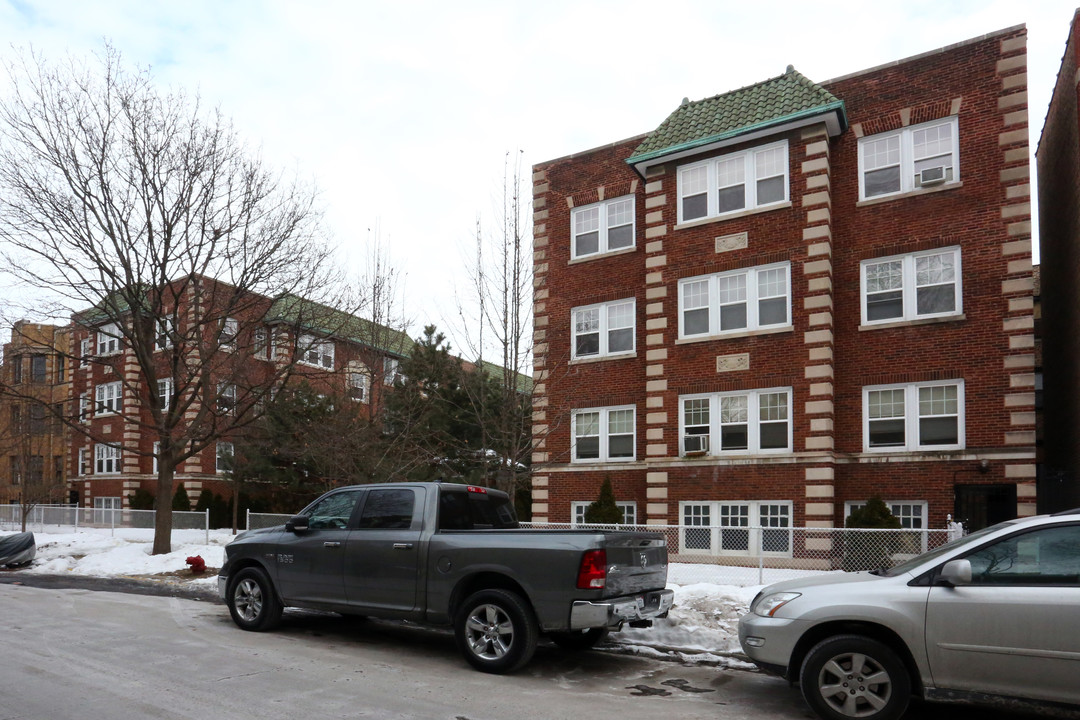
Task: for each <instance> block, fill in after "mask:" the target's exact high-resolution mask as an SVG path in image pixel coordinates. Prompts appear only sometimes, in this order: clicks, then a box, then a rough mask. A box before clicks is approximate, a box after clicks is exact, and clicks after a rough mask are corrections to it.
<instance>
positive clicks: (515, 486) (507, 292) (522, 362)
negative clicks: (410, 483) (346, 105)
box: [458, 152, 533, 495]
mask: <svg viewBox="0 0 1080 720" xmlns="http://www.w3.org/2000/svg"><path fill="white" fill-rule="evenodd" d="M524 191H525V188H524V179H523V178H522V156H521V153H520V152H518V153H507V155H506V161H505V164H504V166H503V180H502V188H501V197H500V198H499V199H498V206H497V208H496V219H495V226H496V229H495V231H494V232H493V233H485V232H484V229H483V225H482V223H481V221H479V220H478V221H477V224H476V238H475V256H474V258H473V260H472V263H471V266H470V267H469V270H468V272H469V278H470V281H471V288H470V290H471V291H472V294H473V298H472V307H474V308H475V309H476V311H475V315H476V317H472V318H469V317H468V316H470V315H473V314H474V313H473V312H471V311H467V310H466V309H465V308H464V305H463V304H462V303H460V302H459V309H458V311H459V317H460V319H461V321H462V322H461V325H462V326H463V327H462V328H460V331H461V332H462V334H463V337H464V342H465V345H466V347H467V350H468V351H469V352H470V353H471V354H472V357H474V358H476V361H477V362H476V364H477V367H478V370H479V371H480V372H481V373H482V374H484V375H485V376H486V377H487V378H488V379H489V382H484V383H479V384H470V385H469V387H473V388H475V389H476V391H475V392H476V394H475V396H474V398H473V404H474V407H475V408H476V412H477V414H478V417H479V418H480V420H481V427H482V433H483V441H482V442H483V446H484V447H485V448H488V449H490V450H491V451H492V452H493V454H494V456H495V457H496V458H497V463H495V464H492V466H491V468H490V470H489V476H488V478H487V482H489V483H490V484H493V485H495V486H497V487H499V488H500V489H502V490H506V491H507V492H509V493H510V494H511V495H514V494H515V493H516V492H517V491H518V490H519V489H521V488H522V487H524V486H525V484H526V481H527V471H526V470H525V468H527V466H528V464H529V462H530V457H531V451H532V435H531V420H532V418H531V412H532V408H531V404H530V400H529V398H530V394H531V388H532V348H533V328H532V310H533V272H532V268H533V258H532V252H531V233H532V229H531V223H530V222H529V218H528V212H529V210H530V207H531V206H530V202H529V199H528V196H527V195H525V194H524Z"/></svg>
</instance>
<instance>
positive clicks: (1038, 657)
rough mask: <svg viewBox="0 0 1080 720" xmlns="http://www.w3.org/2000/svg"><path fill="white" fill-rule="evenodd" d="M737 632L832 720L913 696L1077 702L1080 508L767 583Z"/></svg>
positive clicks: (892, 714) (753, 654) (894, 711)
mask: <svg viewBox="0 0 1080 720" xmlns="http://www.w3.org/2000/svg"><path fill="white" fill-rule="evenodd" d="M739 641H740V642H741V643H742V647H743V651H744V652H745V653H746V654H747V655H748V656H750V659H751V660H753V661H754V662H755V663H756V664H757V665H758V666H759V667H761V668H763V669H765V670H767V671H770V672H774V673H777V674H779V675H781V676H783V677H785V678H787V679H788V680H790V681H791V682H798V683H799V684H800V685H801V687H802V693H803V697H804V698H805V699H806V702H807V703H808V704H809V705H810V707H811V708H813V710H814V711H815V712H816V713H817V714H818V715H820V716H821V717H823V718H831V719H833V720H841V719H844V718H856V717H857V718H871V719H873V720H889V719H891V718H898V717H900V715H902V714H903V712H904V710H905V708H906V707H907V704H908V700H909V698H910V696H911V695H913V694H914V695H917V696H920V697H924V698H926V699H930V700H934V699H939V700H952V699H972V700H976V701H978V700H990V699H993V698H991V697H988V696H996V697H998V698H1000V697H1008V698H1018V699H1024V700H1030V701H1037V702H1050V703H1067V704H1071V705H1074V704H1080V509H1078V510H1070V511H1068V512H1064V513H1058V514H1057V515H1042V516H1039V517H1032V518H1024V519H1020V520H1010V521H1008V522H1005V523H1001V524H1000V525H995V526H993V527H989V528H986V529H985V530H980V531H978V532H975V533H972V534H971V535H968V536H966V537H963V538H960V539H959V540H954V541H953V542H950V543H949V544H947V545H944V546H942V547H940V548H938V549H936V550H932V551H930V552H928V553H924V554H922V555H919V556H918V557H916V558H914V559H912V560H909V561H907V562H905V563H902V564H900V565H896V566H895V567H892V568H888V569H879V570H874V571H872V572H869V573H866V572H860V573H850V574H849V573H845V574H827V575H820V576H817V577H812V578H802V579H798V580H788V581H785V582H780V583H776V584H775V585H770V586H768V587H766V588H765V589H764V590H762V591H761V592H760V593H758V595H757V597H755V598H754V601H753V602H752V603H751V605H750V612H749V613H747V614H746V615H744V616H743V617H742V618H741V619H740V620H739Z"/></svg>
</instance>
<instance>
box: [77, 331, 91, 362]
mask: <svg viewBox="0 0 1080 720" xmlns="http://www.w3.org/2000/svg"><path fill="white" fill-rule="evenodd" d="M89 365H90V338H83V339H82V340H80V341H79V367H81V368H84V367H88V366H89Z"/></svg>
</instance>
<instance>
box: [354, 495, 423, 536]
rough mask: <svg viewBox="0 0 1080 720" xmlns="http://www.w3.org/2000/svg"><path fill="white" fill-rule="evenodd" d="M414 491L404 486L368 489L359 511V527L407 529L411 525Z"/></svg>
mask: <svg viewBox="0 0 1080 720" xmlns="http://www.w3.org/2000/svg"><path fill="white" fill-rule="evenodd" d="M415 505H416V493H414V492H413V491H412V490H409V489H406V488H388V489H385V490H369V491H368V495H367V499H366V500H365V501H364V510H363V512H361V513H360V529H361V530H363V529H365V528H366V529H379V530H407V529H408V528H410V527H412V520H413V507H414V506H415Z"/></svg>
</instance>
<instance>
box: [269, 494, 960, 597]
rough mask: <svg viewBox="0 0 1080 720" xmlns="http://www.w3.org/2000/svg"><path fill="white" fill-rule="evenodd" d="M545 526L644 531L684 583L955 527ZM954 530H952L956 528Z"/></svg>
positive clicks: (802, 565) (897, 554)
mask: <svg viewBox="0 0 1080 720" xmlns="http://www.w3.org/2000/svg"><path fill="white" fill-rule="evenodd" d="M290 517H292V516H291V515H278V514H270V513H252V512H249V513H248V515H247V529H248V530H252V529H255V528H266V527H274V526H275V525H282V524H284V523H285V521H286V520H288V519H289V518H290ZM521 526H522V527H525V528H536V529H546V530H638V531H642V532H655V533H661V534H662V535H663V536H664V538H665V539H666V540H667V546H668V560H669V562H670V565H669V567H668V577H669V579H670V581H671V582H673V583H676V584H678V585H692V584H695V583H711V584H715V585H736V586H741V587H745V586H748V585H764V584H767V583H772V582H778V581H780V580H787V579H788V578H793V577H801V576H805V575H809V574H813V573H816V572H836V571H848V572H854V571H858V570H874V569H875V568H879V567H891V566H893V565H895V564H897V563H900V562H903V561H904V560H907V559H909V558H912V557H915V556H916V555H918V554H920V553H924V552H926V551H927V550H933V549H934V548H936V547H939V546H941V545H944V544H945V543H946V542H948V541H949V540H950V539H952V538H953V537H957V536H958V534H957V533H956V531H955V530H954V531H949V530H929V529H918V530H849V529H846V528H801V527H800V528H796V527H786V528H785V527H731V526H689V525H573V524H570V523H528V522H526V523H521ZM950 533H951V534H950Z"/></svg>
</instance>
